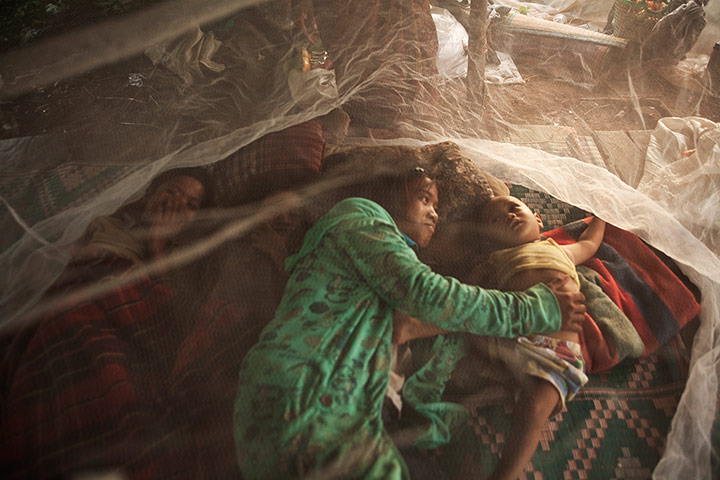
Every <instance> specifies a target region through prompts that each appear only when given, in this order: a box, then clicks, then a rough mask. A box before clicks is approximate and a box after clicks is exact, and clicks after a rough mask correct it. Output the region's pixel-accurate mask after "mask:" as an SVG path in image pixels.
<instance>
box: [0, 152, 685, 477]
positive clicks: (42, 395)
mask: <svg viewBox="0 0 720 480" xmlns="http://www.w3.org/2000/svg"><path fill="white" fill-rule="evenodd" d="M385 151H386V153H387V154H388V156H390V157H392V155H394V154H397V153H398V152H400V153H403V154H405V153H407V151H406V150H403V149H389V150H385ZM420 151H421V152H423V153H422V155H420V156H419V157H418V158H419V159H421V160H423V161H424V162H427V163H426V165H428V168H435V169H436V170H437V172H440V176H442V177H444V180H447V179H449V178H452V176H453V175H456V174H458V173H463V169H468V168H470V167H468V166H467V165H466V164H463V162H462V158H461V156H460V155H459V151H458V150H457V147H456V146H453V144H440V146H437V145H431V146H427V147H425V148H424V149H421V150H420ZM371 152H373V149H370V150H368V151H367V152H365V157H362V158H366V157H369V156H371ZM375 153H377V151H375ZM452 158H454V159H455V160H452V161H449V160H448V159H452ZM366 167H367V166H366ZM466 173H468V174H472V175H473V176H466V177H465V178H466V179H467V178H472V179H473V181H471V182H467V183H462V182H460V183H458V184H456V185H455V186H453V185H448V187H447V188H451V190H450V191H451V192H454V193H453V194H451V195H450V197H449V199H448V200H449V201H448V202H447V204H446V206H447V207H449V208H448V213H450V212H453V211H454V212H455V215H456V216H457V217H459V215H458V213H457V212H458V211H457V210H456V209H454V206H455V205H460V204H462V203H464V202H466V201H468V200H469V199H472V198H482V197H483V196H486V195H490V194H492V193H491V192H489V190H488V189H489V187H488V185H489V182H488V177H487V176H485V175H484V174H483V172H479V173H478V172H477V171H474V170H473V171H469V170H468V172H466ZM475 181H477V182H478V183H474V182H475ZM452 188H454V189H455V190H452ZM510 191H511V193H512V194H514V195H516V196H524V199H525V201H526V203H528V204H530V203H532V202H535V205H536V208H537V209H538V210H539V212H540V214H541V215H543V216H544V217H551V218H552V219H551V221H549V222H548V223H549V224H550V225H551V226H552V227H555V230H554V231H549V232H547V234H548V235H553V236H554V238H556V240H557V241H558V242H562V241H569V239H570V238H571V237H573V236H576V235H577V234H579V231H580V230H581V228H582V225H581V223H582V222H580V223H575V224H573V223H572V221H573V220H577V219H579V218H581V217H582V216H583V215H584V212H582V211H581V210H580V209H577V208H575V207H572V206H569V205H567V204H563V203H562V202H558V201H557V200H555V199H552V198H549V196H547V195H546V194H543V193H540V192H535V191H531V190H528V189H525V188H524V187H519V186H517V185H512V186H511V188H510ZM560 226H562V227H561V228H558V227H560ZM606 244H607V245H606V246H604V247H603V249H601V251H600V252H599V254H598V255H599V257H598V259H597V261H595V260H593V261H592V262H590V263H588V264H586V265H585V266H584V267H583V268H586V269H587V272H586V273H585V277H586V278H587V279H588V280H589V282H592V283H594V284H595V285H598V286H600V287H601V288H602V289H603V291H604V292H605V293H606V294H608V295H609V296H610V297H613V298H616V299H617V300H618V302H619V304H620V305H622V307H621V309H622V310H623V312H625V313H626V315H627V313H628V312H627V311H626V310H632V309H633V308H634V309H635V310H633V311H631V314H630V315H628V318H629V319H630V320H631V322H632V323H633V325H634V326H636V328H637V330H636V331H637V332H638V333H639V334H640V336H641V338H642V342H643V345H642V347H643V352H642V356H641V358H640V359H634V358H630V357H632V356H633V355H631V354H627V353H623V352H624V351H623V350H622V348H620V347H619V343H618V342H617V340H611V339H612V338H613V337H612V335H616V337H617V332H610V331H608V330H603V327H602V326H601V325H598V327H597V330H598V331H599V337H600V341H599V344H600V345H601V347H603V348H606V350H603V349H602V348H600V349H599V350H598V351H600V352H601V353H603V352H605V351H607V352H611V351H612V350H611V349H610V347H609V345H611V344H613V345H614V349H615V352H614V353H615V355H609V354H608V355H606V356H604V357H603V356H600V357H598V358H600V360H598V361H597V362H596V365H601V366H607V365H610V366H612V368H611V369H610V370H609V371H604V372H602V373H595V374H592V375H591V380H590V384H589V386H588V387H587V388H586V389H584V390H582V391H581V392H580V394H579V396H578V397H577V398H576V399H575V400H574V401H573V402H570V403H569V406H568V410H567V411H565V412H562V413H561V415H560V416H559V417H557V418H555V419H553V420H552V421H551V422H549V424H548V426H547V427H546V437H547V438H546V440H544V441H543V444H542V448H541V449H539V451H538V453H537V454H536V457H535V459H534V460H533V466H532V467H531V468H532V469H534V470H535V471H537V472H543V473H544V475H545V476H546V477H547V476H549V477H550V478H554V477H552V476H551V473H553V472H556V471H558V469H559V470H562V469H566V470H568V471H572V472H591V473H590V475H597V477H592V478H607V475H608V471H607V470H605V469H602V468H600V466H601V465H604V463H603V462H605V461H606V460H607V458H608V456H607V455H606V456H604V457H602V461H601V460H599V459H597V458H599V453H598V450H597V447H596V445H598V444H602V445H603V446H604V450H603V452H605V451H606V450H607V449H608V447H610V448H609V450H610V452H611V453H609V454H608V455H614V457H613V461H614V462H615V463H614V464H619V465H620V466H619V467H617V468H618V469H619V470H618V471H619V472H621V473H619V474H617V475H618V476H621V475H623V474H628V475H629V474H630V473H632V472H640V476H641V477H642V476H649V475H645V474H644V473H643V472H649V471H651V470H652V468H653V466H654V465H655V464H656V463H657V461H658V458H659V456H660V453H661V451H662V443H663V439H664V438H665V434H666V432H667V431H668V429H669V425H670V420H671V419H672V415H673V413H674V409H675V408H676V406H677V401H678V398H679V396H680V394H681V393H682V390H683V386H684V382H685V379H686V377H687V362H688V358H689V356H688V352H687V350H686V349H685V345H684V344H683V342H682V338H681V337H680V335H678V334H677V333H678V331H679V330H680V329H682V328H683V326H686V325H687V324H688V322H689V320H690V319H691V318H692V317H693V316H694V314H695V313H697V309H698V308H699V307H698V306H697V303H696V302H695V301H694V299H693V298H692V295H691V294H690V292H689V291H688V290H687V289H682V288H680V286H679V284H678V282H679V280H678V279H677V277H676V276H675V275H674V274H672V272H670V273H668V269H667V267H664V266H663V265H662V263H663V262H662V261H661V260H660V258H659V257H658V256H657V255H656V253H655V252H653V251H652V249H650V248H649V247H647V246H646V245H644V244H643V243H642V242H641V241H640V240H639V239H637V238H636V237H634V236H632V235H631V234H628V233H627V232H623V231H621V230H618V229H614V230H611V231H610V232H608V233H606ZM96 260H97V261H96V262H89V263H88V265H87V270H85V271H84V275H86V276H87V277H88V278H92V279H94V278H102V277H104V276H107V275H109V274H111V273H112V272H114V271H115V270H116V269H117V268H125V267H126V266H123V265H121V264H118V263H117V259H115V260H113V259H111V258H97V259H96ZM80 277H81V278H82V277H83V274H81V275H80ZM680 283H682V282H680ZM183 300H188V299H186V298H183V295H182V294H180V293H179V292H178V290H176V289H175V288H174V287H173V286H171V285H170V284H168V283H167V282H165V281H164V280H161V279H156V278H151V277H142V278H141V279H140V280H138V281H136V282H134V283H132V284H128V285H124V286H120V287H117V288H115V289H113V290H112V291H110V292H107V293H106V294H105V295H103V296H102V297H100V298H96V299H94V300H92V301H89V302H86V303H83V304H81V305H77V306H75V307H73V308H71V309H68V310H66V311H63V312H61V313H57V314H54V315H52V316H50V317H47V318H45V319H44V321H42V322H41V323H40V325H39V326H38V328H37V331H36V332H34V333H33V335H32V337H31V339H30V341H29V343H28V345H27V348H26V349H23V350H22V353H21V355H20V359H19V361H18V367H17V370H16V371H15V372H14V377H13V378H14V380H13V382H12V383H11V388H10V390H9V391H8V392H7V395H5V396H4V397H3V399H2V402H3V403H2V406H1V408H2V424H1V425H0V429H1V430H0V473H1V474H3V477H4V478H26V477H28V476H33V477H53V476H54V477H57V476H60V475H71V474H78V473H103V472H107V471H121V472H122V473H123V474H125V475H126V476H127V477H128V478H162V477H167V476H173V475H178V476H191V477H192V478H237V476H238V473H237V468H236V465H235V447H234V445H233V439H232V405H233V401H234V395H235V389H236V378H237V371H238V368H239V364H240V362H241V360H242V357H243V352H245V351H247V350H248V349H249V348H250V346H251V345H252V344H253V343H254V341H255V339H256V338H257V334H258V332H259V329H260V327H261V326H253V322H252V321H251V319H249V317H248V313H247V311H246V310H245V309H244V307H243V306H242V305H232V304H229V303H227V302H225V301H223V300H213V299H205V300H203V301H199V300H198V298H190V300H192V301H193V305H194V306H193V307H192V308H188V307H187V303H183ZM658 300H662V302H659V301H658ZM660 303H669V305H666V306H665V307H662V308H660ZM637 304H640V307H637V306H635V307H633V305H637ZM648 304H651V305H652V308H651V309H645V307H646V306H647V305H648ZM620 338H622V336H620ZM603 362H604V363H603ZM599 369H600V368H599ZM462 373H463V372H455V373H453V375H454V378H453V382H452V383H451V384H450V385H449V388H448V389H447V391H445V392H442V390H440V391H438V393H444V397H443V398H441V399H440V400H441V401H447V400H451V401H455V402H460V403H462V405H464V406H465V407H466V409H467V410H466V411H463V409H460V410H457V412H458V418H459V419H460V420H461V422H462V421H463V420H464V423H465V425H466V426H469V427H470V428H469V429H467V428H466V429H464V430H462V433H460V437H457V438H454V441H453V442H451V443H449V444H447V445H445V446H443V447H439V448H437V449H433V450H430V452H429V455H432V456H435V457H437V458H438V461H439V462H440V464H441V465H443V466H444V468H445V469H446V471H447V472H448V473H450V474H451V475H455V474H457V475H461V474H462V471H463V470H462V469H463V468H472V469H475V471H477V469H480V470H482V471H489V468H490V466H491V465H492V464H493V462H494V461H495V458H496V456H497V451H498V448H499V445H500V443H502V438H503V437H502V435H503V432H504V431H505V430H504V429H505V428H506V427H507V425H508V423H507V421H508V419H509V415H510V414H511V407H510V405H511V404H512V402H511V401H509V400H510V399H511V395H512V392H511V391H510V390H508V389H507V388H505V387H506V386H499V387H498V386H496V385H493V384H487V385H484V386H483V388H482V389H481V390H477V389H476V390H475V392H473V393H472V394H470V395H468V392H467V391H464V392H461V391H460V390H459V389H458V388H457V385H458V382H457V381H456V380H457V378H461V377H458V376H461V375H462ZM48 385H52V388H50V389H48V388H47V386H48ZM603 418H607V419H608V420H609V421H603V420H602V419H603ZM628 432H630V434H632V433H633V432H635V433H636V435H635V436H631V437H630V440H627V436H628V435H629V433H628ZM619 439H623V440H622V441H620V440H619ZM551 447H552V448H551ZM568 452H571V453H568ZM572 452H575V453H572ZM572 455H575V456H580V457H581V458H580V459H578V458H574V457H573V458H570V457H569V456H572ZM558 459H559V460H558ZM616 460H617V461H616ZM557 462H560V463H557ZM573 462H574V463H573ZM603 468H604V467H603ZM188 472H189V473H188ZM598 472H601V473H598ZM579 474H580V473H577V475H579ZM569 475H575V474H574V473H570V474H569ZM571 478H572V477H571Z"/></svg>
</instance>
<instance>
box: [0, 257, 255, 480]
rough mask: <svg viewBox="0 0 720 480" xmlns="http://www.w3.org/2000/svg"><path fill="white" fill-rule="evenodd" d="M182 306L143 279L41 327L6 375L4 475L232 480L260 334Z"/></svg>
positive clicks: (230, 311)
mask: <svg viewBox="0 0 720 480" xmlns="http://www.w3.org/2000/svg"><path fill="white" fill-rule="evenodd" d="M116 260H117V259H115V258H113V257H109V258H101V259H99V261H97V262H92V269H91V271H92V275H97V274H98V272H100V271H102V270H103V268H104V269H105V271H104V273H113V271H114V270H115V269H116V268H117V266H118V265H117V263H118V262H117V261H116ZM89 271H90V270H89ZM75 273H76V274H77V272H75ZM75 278H77V277H75ZM95 278H97V277H95ZM181 300H182V299H181V298H180V295H179V294H178V292H177V291H175V290H173V289H172V288H171V287H169V286H168V285H166V284H164V283H163V282H161V281H157V280H155V279H152V278H150V277H144V278H142V279H141V280H140V281H137V282H135V283H133V284H128V285H125V286H122V287H120V288H116V289H114V290H112V291H110V292H108V293H107V294H105V295H103V296H101V297H99V298H95V299H93V300H91V301H88V302H85V303H82V304H80V305H76V306H75V307H74V308H71V309H69V310H67V311H64V312H61V313H58V314H55V315H51V316H48V317H47V318H45V319H43V320H42V321H40V322H39V323H38V324H37V325H36V327H34V328H33V329H32V330H31V334H30V335H29V336H27V337H28V340H27V341H26V342H24V343H23V344H22V345H18V346H17V347H18V348H19V353H18V354H17V361H16V362H14V363H15V368H14V369H13V372H11V373H8V372H3V373H4V375H6V376H7V377H9V378H10V379H11V382H10V387H9V390H8V391H7V392H6V395H5V396H4V398H3V403H2V420H1V422H0V477H2V478H66V477H70V476H73V475H79V474H82V473H86V474H103V473H108V472H118V471H120V473H121V474H123V475H125V476H126V477H127V478H135V479H142V478H168V477H171V476H183V477H188V478H222V477H237V473H238V472H237V469H236V467H235V450H234V446H233V439H232V428H231V425H232V404H233V400H234V394H235V388H236V379H237V372H238V369H239V364H240V361H241V360H242V357H243V355H242V352H244V351H247V349H249V347H250V346H251V345H252V343H253V342H254V341H255V339H256V336H257V334H258V330H257V329H254V328H253V327H252V326H249V325H248V319H247V316H246V315H244V314H243V312H242V311H240V310H238V308H236V307H234V306H231V305H229V304H227V303H225V302H221V301H215V300H209V301H206V302H203V303H201V304H198V305H195V306H194V307H193V308H190V309H188V308H186V307H187V304H186V303H183V302H182V301H181Z"/></svg>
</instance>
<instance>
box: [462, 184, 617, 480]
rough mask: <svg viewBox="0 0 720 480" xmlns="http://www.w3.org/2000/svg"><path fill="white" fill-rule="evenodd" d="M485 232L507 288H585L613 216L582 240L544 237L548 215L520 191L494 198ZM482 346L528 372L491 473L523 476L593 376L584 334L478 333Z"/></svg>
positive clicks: (595, 223)
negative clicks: (544, 433) (584, 271)
mask: <svg viewBox="0 0 720 480" xmlns="http://www.w3.org/2000/svg"><path fill="white" fill-rule="evenodd" d="M479 220H480V235H481V238H482V239H483V240H484V241H486V242H487V244H488V245H489V246H490V247H491V248H492V249H493V250H494V251H493V252H492V253H491V254H490V257H489V262H490V265H491V267H493V268H494V269H495V272H496V275H497V278H498V288H499V289H501V290H505V291H509V290H524V289H526V288H528V287H530V286H532V285H535V284H536V283H540V282H543V283H546V284H554V285H562V287H561V288H562V289H566V290H568V291H579V289H580V282H579V279H578V275H577V271H576V269H575V266H576V265H579V264H581V263H583V262H585V261H586V260H588V259H589V258H590V257H592V256H593V255H594V254H595V252H597V249H598V247H599V246H600V243H601V242H602V239H603V235H604V233H605V222H604V221H602V220H600V219H598V218H593V219H592V221H591V222H590V224H589V225H588V227H587V228H586V229H585V231H584V232H583V233H582V234H581V235H580V237H579V238H578V241H577V242H576V243H573V244H569V245H558V244H557V243H556V242H555V241H554V240H553V239H550V238H549V239H544V238H543V237H542V236H541V235H540V231H541V229H542V228H543V223H542V220H541V219H540V216H539V215H538V214H537V213H534V212H532V211H531V210H530V209H529V208H528V206H527V205H526V204H525V203H523V202H522V201H521V200H519V199H517V198H515V197H512V196H502V197H493V198H491V199H490V200H489V201H488V202H487V203H486V204H485V205H484V207H483V208H482V211H481V214H480V219H479ZM473 341H474V342H475V343H476V345H477V346H478V347H479V348H481V349H482V350H483V351H485V352H486V353H487V354H488V355H489V356H490V357H491V358H494V359H499V360H500V361H502V362H504V363H505V364H506V365H507V366H508V367H509V368H510V369H511V370H512V371H514V372H518V373H523V374H525V375H527V377H525V378H528V379H529V380H528V381H527V382H523V392H522V394H521V395H520V397H519V400H518V403H517V405H516V407H515V409H514V411H513V424H512V427H511V431H510V435H509V438H508V440H507V443H506V446H505V448H504V449H503V452H502V456H501V458H500V461H499V462H498V465H497V467H496V469H495V471H494V472H493V474H492V475H491V477H490V478H491V479H493V480H497V479H516V478H518V476H519V475H520V473H521V472H522V470H523V468H524V467H525V465H526V464H527V463H528V461H530V459H531V458H532V456H533V454H534V452H535V450H536V448H537V445H538V442H539V441H540V435H541V430H542V427H543V425H544V424H545V422H546V421H547V420H548V418H550V416H551V415H554V414H556V413H558V412H559V411H560V410H562V408H563V407H564V404H565V402H566V401H567V400H570V399H571V398H573V397H574V396H575V394H576V393H577V391H578V390H579V389H580V387H582V386H583V385H584V384H585V383H586V382H587V376H586V375H585V372H584V364H585V361H584V359H583V357H582V354H581V350H580V343H579V333H578V332H575V331H562V330H561V331H559V332H557V333H553V334H543V335H530V336H528V337H520V338H517V339H502V338H490V337H474V339H473Z"/></svg>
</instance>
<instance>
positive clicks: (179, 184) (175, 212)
mask: <svg viewBox="0 0 720 480" xmlns="http://www.w3.org/2000/svg"><path fill="white" fill-rule="evenodd" d="M204 198H205V187H204V186H203V184H202V183H201V182H200V181H199V180H198V179H196V178H195V177H191V176H189V175H181V176H177V177H172V178H170V179H168V180H166V181H164V182H163V183H161V184H160V186H158V188H157V189H156V190H155V192H154V193H153V194H152V195H151V196H150V198H148V200H147V203H146V204H145V217H146V219H147V220H149V221H150V222H151V223H153V224H165V225H168V224H173V226H174V227H175V228H177V229H180V228H182V226H184V225H185V224H187V223H189V222H190V221H192V220H193V219H194V218H195V215H196V214H197V211H198V209H199V208H200V206H201V205H202V202H203V199H204Z"/></svg>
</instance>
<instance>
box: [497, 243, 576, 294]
mask: <svg viewBox="0 0 720 480" xmlns="http://www.w3.org/2000/svg"><path fill="white" fill-rule="evenodd" d="M489 261H490V264H491V265H493V266H494V267H495V268H496V269H497V276H498V281H499V288H501V289H502V288H504V287H505V286H506V283H507V282H508V281H509V280H510V279H511V278H512V277H513V276H515V274H517V273H518V272H520V271H522V270H530V269H533V270H534V269H538V268H550V269H552V270H559V271H561V272H563V273H567V274H568V275H570V276H571V277H572V279H573V280H575V283H577V284H578V286H580V279H579V278H578V274H577V270H575V264H574V263H573V262H572V260H570V257H568V256H567V254H566V253H565V252H564V251H563V249H562V248H561V247H560V245H558V244H557V242H555V240H553V239H552V238H548V239H546V240H542V241H540V242H533V243H524V244H522V245H518V246H517V247H512V248H506V249H504V250H498V251H497V252H493V253H492V254H491V255H490V258H489Z"/></svg>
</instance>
